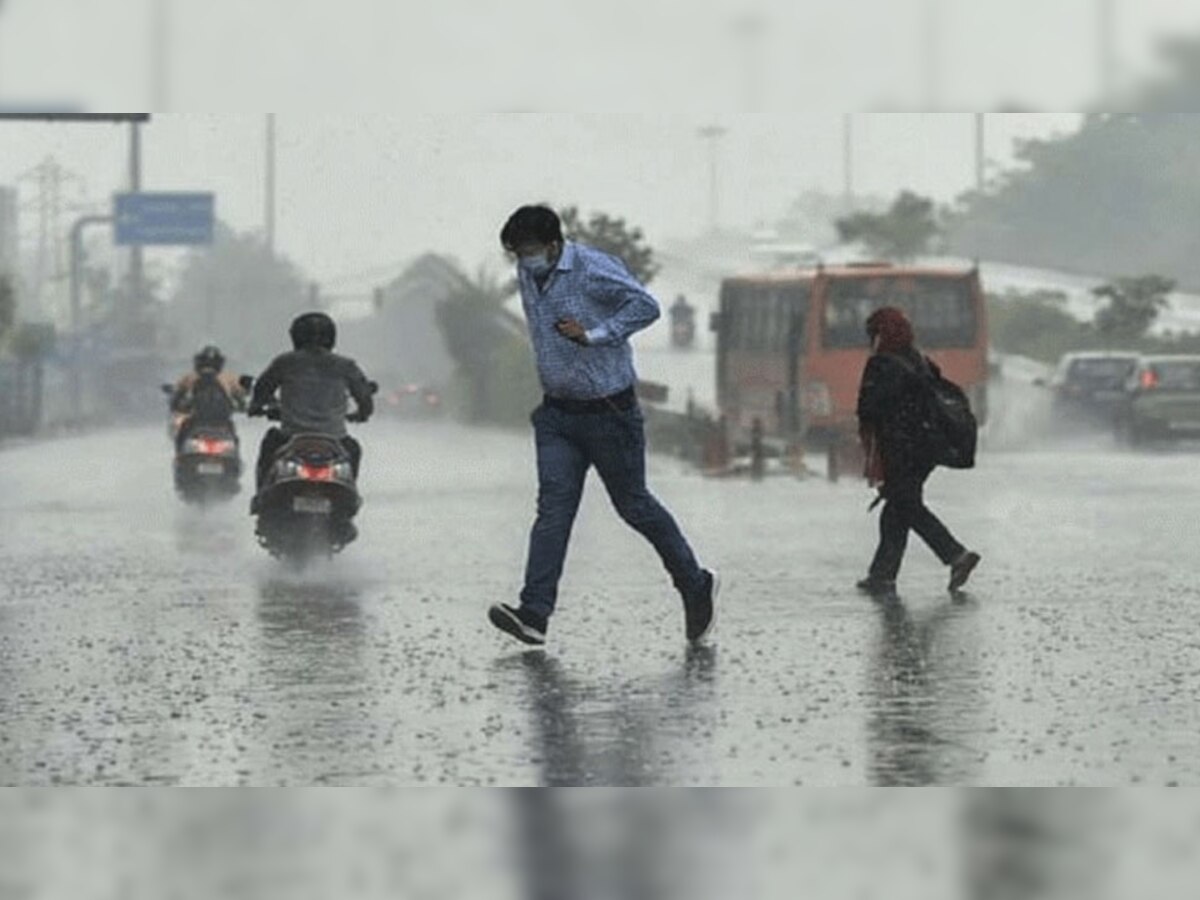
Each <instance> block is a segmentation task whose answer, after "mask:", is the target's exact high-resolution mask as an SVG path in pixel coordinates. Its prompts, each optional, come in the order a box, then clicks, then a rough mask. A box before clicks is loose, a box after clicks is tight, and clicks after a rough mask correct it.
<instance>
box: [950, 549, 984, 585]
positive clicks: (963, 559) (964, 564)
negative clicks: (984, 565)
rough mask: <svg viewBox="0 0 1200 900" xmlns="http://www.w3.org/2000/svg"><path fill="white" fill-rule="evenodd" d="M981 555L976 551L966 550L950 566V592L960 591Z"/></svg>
mask: <svg viewBox="0 0 1200 900" xmlns="http://www.w3.org/2000/svg"><path fill="white" fill-rule="evenodd" d="M981 559H982V557H981V556H980V555H979V554H978V553H972V552H970V551H967V552H966V553H964V554H963V555H962V556H960V557H959V558H958V559H956V560H955V561H954V563H953V564H952V565H951V566H950V593H952V594H953V593H955V592H956V591H961V590H962V588H963V585H965V584H966V583H967V579H969V578H970V577H971V573H972V572H974V571H975V567H976V566H977V565H979V562H980V560H981Z"/></svg>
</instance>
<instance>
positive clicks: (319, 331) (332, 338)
mask: <svg viewBox="0 0 1200 900" xmlns="http://www.w3.org/2000/svg"><path fill="white" fill-rule="evenodd" d="M288 333H289V334H290V335H291V336H292V346H293V347H295V348H296V349H297V350H300V349H301V348H303V347H324V348H325V349H326V350H332V349H333V345H334V344H336V343H337V326H336V325H334V324H333V319H331V318H329V316H327V315H325V313H323V312H310V313H305V314H304V315H302V316H297V317H296V318H295V319H294V320H293V321H292V327H291V328H290V329H289V330H288Z"/></svg>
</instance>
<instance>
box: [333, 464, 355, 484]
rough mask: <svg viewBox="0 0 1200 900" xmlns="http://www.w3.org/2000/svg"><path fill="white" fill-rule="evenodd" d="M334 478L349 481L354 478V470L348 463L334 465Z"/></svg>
mask: <svg viewBox="0 0 1200 900" xmlns="http://www.w3.org/2000/svg"><path fill="white" fill-rule="evenodd" d="M333 477H334V478H337V479H338V480H339V481H349V480H350V479H351V478H353V477H354V468H353V467H352V466H351V465H350V463H348V462H340V463H334V464H333Z"/></svg>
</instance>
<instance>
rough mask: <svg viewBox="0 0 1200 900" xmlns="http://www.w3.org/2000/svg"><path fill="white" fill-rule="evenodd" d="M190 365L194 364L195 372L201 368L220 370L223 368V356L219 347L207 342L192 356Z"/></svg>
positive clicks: (201, 369)
mask: <svg viewBox="0 0 1200 900" xmlns="http://www.w3.org/2000/svg"><path fill="white" fill-rule="evenodd" d="M192 365H193V366H195V368H196V371H197V372H200V371H203V370H211V371H213V372H220V371H221V370H222V369H223V368H225V356H224V354H223V353H221V351H220V350H219V349H217V348H216V347H214V346H213V345H212V344H209V345H208V346H207V347H205V348H203V349H202V350H201V351H200V352H199V353H197V354H196V355H195V356H193V357H192Z"/></svg>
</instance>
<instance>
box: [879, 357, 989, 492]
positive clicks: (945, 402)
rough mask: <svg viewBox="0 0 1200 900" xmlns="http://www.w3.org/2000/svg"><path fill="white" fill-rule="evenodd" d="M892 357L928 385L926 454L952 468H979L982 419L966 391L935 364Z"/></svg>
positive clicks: (923, 422)
mask: <svg viewBox="0 0 1200 900" xmlns="http://www.w3.org/2000/svg"><path fill="white" fill-rule="evenodd" d="M892 358H893V359H895V360H896V361H897V362H898V363H899V364H900V365H902V366H903V367H904V368H905V369H907V370H908V371H909V372H912V373H913V374H914V375H916V376H917V377H918V379H920V381H921V383H922V385H924V387H925V388H926V392H925V393H926V395H925V410H926V414H925V415H924V416H922V418H921V425H922V429H923V434H922V435H921V441H920V443H921V447H922V450H923V452H924V454H925V455H926V458H927V459H928V460H929V461H930V462H932V463H934V464H936V465H939V466H945V467H946V468H948V469H973V468H975V449H976V446H977V445H978V443H979V421H978V420H977V419H976V418H975V413H973V412H972V411H971V401H970V399H969V398H968V397H967V394H966V392H965V391H964V390H963V389H962V388H960V387H959V386H958V385H957V384H955V383H954V382H953V381H950V380H949V379H948V378H945V377H944V376H943V375H942V374H941V372H940V370H938V369H937V368H936V367H935V366H933V365H931V364H929V365H926V366H925V367H923V368H922V369H918V368H917V367H916V366H914V365H913V364H912V363H911V362H910V361H909V360H907V359H904V358H903V357H901V356H895V355H892Z"/></svg>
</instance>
